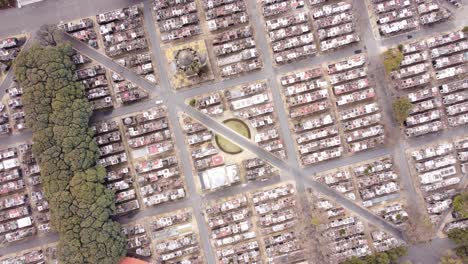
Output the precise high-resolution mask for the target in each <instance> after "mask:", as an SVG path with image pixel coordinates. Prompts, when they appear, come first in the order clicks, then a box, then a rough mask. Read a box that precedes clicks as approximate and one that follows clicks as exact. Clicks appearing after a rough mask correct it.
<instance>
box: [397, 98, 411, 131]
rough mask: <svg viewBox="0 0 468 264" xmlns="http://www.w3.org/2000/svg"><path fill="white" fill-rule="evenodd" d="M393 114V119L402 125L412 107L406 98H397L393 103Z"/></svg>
mask: <svg viewBox="0 0 468 264" xmlns="http://www.w3.org/2000/svg"><path fill="white" fill-rule="evenodd" d="M392 107H393V113H394V115H395V119H396V120H397V122H398V123H399V124H400V125H403V123H404V122H405V120H406V118H408V116H409V114H410V111H411V109H412V108H413V105H412V104H411V102H410V100H409V99H408V98H407V97H399V98H397V99H396V100H395V101H393V105H392Z"/></svg>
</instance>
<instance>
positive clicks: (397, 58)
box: [383, 49, 403, 73]
mask: <svg viewBox="0 0 468 264" xmlns="http://www.w3.org/2000/svg"><path fill="white" fill-rule="evenodd" d="M383 56H384V67H385V70H386V71H387V72H388V73H390V72H392V71H395V70H398V69H400V63H401V61H402V60H403V52H401V50H400V49H389V50H387V51H386V52H384V54H383Z"/></svg>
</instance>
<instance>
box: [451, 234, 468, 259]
mask: <svg viewBox="0 0 468 264" xmlns="http://www.w3.org/2000/svg"><path fill="white" fill-rule="evenodd" d="M448 237H449V238H450V239H451V240H452V241H453V242H455V245H456V247H455V254H457V256H458V257H459V258H461V260H462V261H463V263H468V229H466V228H455V229H453V230H451V231H450V232H449V233H448Z"/></svg>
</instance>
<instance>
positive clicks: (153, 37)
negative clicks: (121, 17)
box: [0, 0, 468, 263]
mask: <svg viewBox="0 0 468 264" xmlns="http://www.w3.org/2000/svg"><path fill="white" fill-rule="evenodd" d="M83 2H85V3H83ZM139 2H141V1H130V0H127V1H124V0H101V1H91V0H87V1H77V0H47V1H45V2H44V3H41V4H38V5H33V6H30V7H26V8H24V9H21V10H17V9H11V10H6V11H0V25H1V26H0V37H5V36H8V35H12V34H16V33H18V32H21V31H23V30H25V31H34V30H36V29H37V28H38V27H39V26H40V25H42V24H47V23H56V22H57V21H61V20H63V21H68V20H71V19H74V18H78V17H85V16H90V15H95V14H96V13H99V12H103V11H107V10H111V9H113V8H119V7H124V6H128V5H131V4H135V3H139ZM362 2H364V1H362ZM247 3H248V6H249V10H251V11H250V12H251V21H252V22H251V24H252V26H253V27H254V29H255V30H254V32H256V39H257V43H258V47H259V49H260V52H261V53H262V55H263V56H262V57H263V59H264V62H265V66H264V68H263V69H262V70H260V71H257V72H255V73H252V74H248V75H244V76H241V77H239V78H236V79H232V80H228V81H223V82H222V83H215V84H210V85H204V86H202V87H200V88H196V89H191V90H185V91H182V92H175V91H173V90H172V89H171V88H170V84H169V80H168V78H167V74H165V73H166V72H167V71H166V69H165V66H164V62H163V59H162V57H161V56H155V58H156V66H157V68H158V71H159V73H160V75H159V77H160V83H159V85H154V84H151V83H149V82H147V81H146V80H144V79H142V78H141V77H140V76H138V75H136V74H135V73H133V72H131V71H130V70H128V69H126V68H124V67H121V66H120V65H118V64H116V63H115V62H113V61H112V60H111V59H110V58H108V57H106V56H105V55H103V54H101V53H99V52H97V51H96V50H94V49H91V48H89V47H88V46H86V45H85V44H83V43H80V42H79V41H77V40H74V39H71V38H68V40H69V41H70V42H72V44H73V45H74V47H75V48H76V49H77V50H78V51H80V52H82V53H84V54H86V55H87V56H89V57H91V58H92V59H94V60H96V61H98V62H99V63H101V64H102V65H104V66H105V67H106V68H108V69H110V70H113V71H116V72H119V73H120V74H121V75H122V76H123V77H124V78H126V79H127V80H129V81H131V82H133V83H135V84H136V85H138V86H140V87H142V88H144V89H146V90H148V91H150V92H151V93H152V94H153V95H156V96H159V97H160V98H161V99H163V100H164V101H165V103H166V104H167V105H168V108H169V120H170V122H171V124H172V126H173V131H174V134H175V143H176V145H177V149H179V150H180V155H179V156H180V158H181V163H182V168H183V169H184V172H185V178H186V182H187V185H188V192H189V199H186V200H183V201H179V202H175V203H172V204H167V205H163V206H160V207H154V208H148V209H145V210H142V211H141V212H138V213H136V214H134V215H132V216H131V217H123V218H121V219H120V221H121V222H128V221H132V220H135V219H138V218H142V217H146V216H152V215H156V214H160V213H165V212H169V211H172V210H176V209H179V208H184V207H192V208H194V212H195V217H196V219H197V222H198V228H199V229H200V234H201V235H200V237H201V239H202V246H203V249H204V251H205V255H206V257H207V259H208V260H209V263H214V262H213V261H214V255H213V252H212V249H211V246H210V243H209V238H208V235H207V234H208V232H207V227H206V224H205V221H204V219H203V217H202V215H201V207H200V206H201V202H202V200H203V199H219V198H221V197H226V196H228V195H232V194H236V193H240V192H244V191H249V190H252V189H255V188H258V187H261V186H265V185H267V184H271V183H272V182H279V181H282V180H291V179H293V180H295V181H296V183H297V187H298V190H299V191H304V190H305V187H310V188H312V189H313V190H314V191H317V192H320V193H322V194H324V195H326V196H328V197H329V198H330V199H332V200H334V201H336V202H338V203H340V204H341V205H342V206H344V207H345V208H347V209H348V210H350V211H352V212H353V213H355V214H357V215H359V216H360V217H362V218H363V220H365V221H367V222H369V223H371V224H373V225H375V226H378V227H380V228H382V229H383V230H385V231H387V232H389V233H391V234H393V235H395V236H396V237H399V238H401V239H403V238H404V237H403V234H402V233H401V231H400V230H399V229H398V228H396V227H395V226H393V225H392V224H390V223H388V222H386V221H384V220H383V219H382V218H380V217H379V216H377V215H375V214H373V213H372V212H370V211H369V210H367V209H366V208H364V207H362V206H360V205H358V204H356V203H354V202H352V201H350V200H348V199H346V198H345V197H344V196H342V195H341V194H340V193H338V192H336V191H334V190H332V189H331V188H329V187H328V186H326V185H323V184H321V183H318V182H316V181H314V180H312V179H311V177H310V176H311V175H312V174H313V173H317V172H321V171H325V170H328V169H330V168H335V167H340V166H347V165H350V164H354V163H357V162H361V161H364V160H367V159H371V158H375V157H379V156H384V155H388V154H391V153H394V154H395V155H398V156H400V155H401V157H404V156H403V154H404V153H402V152H403V151H404V146H407V145H408V146H413V145H414V146H417V145H419V141H421V140H424V141H426V142H428V141H427V140H428V138H429V140H436V139H437V140H440V139H448V138H451V137H452V136H453V135H461V134H463V132H464V130H463V129H454V130H447V131H445V132H442V133H439V134H437V136H434V138H431V137H427V138H426V137H424V138H421V139H415V140H409V141H408V142H407V143H406V141H405V139H404V138H403V137H401V136H400V134H399V131H398V130H397V134H396V135H395V133H392V134H393V137H395V138H394V139H395V140H396V142H397V144H395V145H393V146H389V147H383V148H379V149H375V150H371V151H367V152H363V153H359V154H355V155H352V156H349V157H345V158H341V159H337V160H332V161H330V162H325V163H323V164H318V165H316V166H312V167H310V168H307V169H304V170H301V169H299V166H298V165H299V164H298V158H297V156H296V154H295V153H296V152H295V149H294V147H293V146H294V145H293V144H292V143H293V142H292V137H291V132H290V131H289V129H288V127H287V124H288V120H287V115H286V112H285V110H284V106H283V102H282V100H281V95H280V91H279V89H280V87H278V84H277V82H276V78H277V76H278V75H280V74H284V73H286V72H289V71H292V70H297V69H300V68H304V67H311V66H312V65H311V64H322V63H324V62H327V61H333V60H337V59H339V58H342V57H346V56H350V55H352V54H353V51H354V50H355V49H364V48H365V50H366V51H367V53H368V56H369V61H370V62H371V67H373V68H371V69H372V70H373V71H374V70H375V71H378V70H379V69H378V68H379V67H380V66H379V65H381V61H380V60H381V59H380V56H379V55H380V52H381V49H382V48H383V46H393V45H396V44H397V43H400V42H401V41H404V40H405V36H399V37H395V38H391V39H387V40H384V41H380V40H376V39H375V38H374V37H373V35H372V32H371V30H370V26H369V20H368V14H367V11H366V8H365V6H361V5H363V3H361V2H360V1H355V5H356V6H355V9H356V10H357V12H359V14H358V17H359V24H360V26H361V28H362V30H361V34H362V35H361V38H362V39H363V41H362V42H361V43H360V44H357V45H354V46H352V47H348V48H345V49H342V50H340V51H337V52H335V53H331V54H327V55H323V56H319V57H316V58H312V59H308V60H303V61H299V62H296V63H293V64H289V65H285V66H281V67H275V68H274V67H272V61H271V57H270V54H269V44H268V41H267V39H266V37H265V35H264V34H261V33H262V32H264V28H263V21H262V18H261V16H260V14H258V11H257V9H256V8H255V6H254V3H253V1H247ZM144 11H145V23H146V27H147V28H148V29H149V39H150V41H151V43H152V48H153V50H152V52H153V54H162V52H161V48H160V45H159V41H158V40H159V38H158V36H157V34H156V30H155V29H154V24H153V21H152V17H151V15H150V6H149V1H146V2H145V10H144ZM461 13H463V12H461ZM44 14H46V15H44ZM18 17H22V18H23V19H19V20H18V19H17V18H18ZM14 19H16V20H17V23H10V22H9V21H13V20H14ZM465 24H468V23H467V19H466V18H464V17H463V16H460V15H459V13H457V16H456V18H455V19H454V20H453V21H452V22H449V23H446V24H441V25H437V26H434V27H432V28H429V29H425V30H421V31H418V32H416V33H413V34H412V35H413V36H417V37H423V36H427V35H430V34H434V33H436V32H441V31H445V30H447V29H453V28H454V27H455V26H459V25H465ZM376 77H377V78H382V75H378V76H376ZM10 78H11V77H10ZM265 78H268V79H270V86H271V88H272V92H273V95H274V103H275V106H276V109H277V112H278V116H279V121H280V124H281V127H282V128H281V129H282V134H283V139H284V140H286V143H287V144H286V145H287V151H288V159H287V160H280V159H278V158H277V157H275V156H273V155H272V154H270V153H269V152H267V151H265V150H263V149H261V148H259V147H258V146H257V145H256V144H254V143H253V142H252V141H250V140H248V139H246V138H244V137H242V136H240V135H239V134H237V133H235V132H234V131H232V130H231V129H229V128H227V127H226V126H224V125H222V124H220V123H218V122H217V121H215V120H214V119H212V118H211V117H209V116H206V115H204V114H201V113H200V112H198V111H196V110H194V109H193V108H191V107H189V106H187V105H186V104H185V103H184V100H185V98H189V97H192V96H195V95H198V94H203V93H206V92H211V91H214V90H218V89H220V88H221V89H222V88H227V87H230V86H234V85H238V84H241V83H245V82H250V81H255V80H260V79H265ZM376 81H379V83H381V82H380V81H381V80H380V79H377V80H376ZM9 82H11V80H10V81H9ZM4 84H5V85H2V86H1V89H4V88H5V86H6V85H7V84H8V83H4ZM377 89H378V92H379V95H380V96H382V95H386V89H387V87H386V86H385V85H380V86H378V87H377ZM382 101H383V102H381V104H383V105H382V106H383V108H384V113H385V114H386V116H387V117H386V118H387V119H388V120H392V118H391V117H390V116H389V115H390V114H391V106H390V104H389V102H388V101H387V100H382ZM152 106H154V103H153V101H150V100H147V101H144V102H140V103H136V104H132V105H130V106H126V107H122V108H118V109H115V110H114V111H112V112H111V113H106V114H103V113H99V114H97V115H95V116H94V119H96V120H102V119H108V118H111V117H115V116H120V115H125V114H129V113H132V112H136V111H141V110H143V109H147V108H149V107H152ZM180 111H183V112H185V113H187V114H189V115H191V116H192V117H194V118H195V119H197V120H198V121H200V122H201V123H203V124H204V125H205V126H207V127H208V128H210V129H211V130H213V131H214V132H215V133H219V134H223V136H225V137H226V138H228V139H229V140H231V141H233V142H235V143H236V144H238V145H239V146H241V147H242V148H244V149H247V150H248V151H250V152H252V153H254V154H255V155H257V156H258V157H260V158H262V159H264V160H266V161H268V162H269V163H271V164H272V165H274V166H276V167H278V168H279V169H280V170H281V171H282V178H281V179H273V180H271V181H269V182H266V183H250V184H248V185H247V186H236V187H232V188H231V189H229V190H226V191H225V192H224V191H223V192H217V193H213V194H209V195H206V196H205V197H202V196H200V195H199V194H198V193H197V192H196V190H195V184H194V177H193V175H192V173H191V171H192V168H191V161H190V159H189V158H188V156H189V155H188V153H187V149H186V148H185V147H186V146H185V143H184V142H185V139H184V135H183V133H182V131H181V128H180V126H179V125H178V118H177V114H178V112H180ZM390 127H393V126H392V125H391V124H390ZM388 128H389V125H387V129H388ZM26 138H30V133H22V134H20V135H13V136H10V137H8V138H5V139H3V138H2V144H5V145H6V144H14V143H15V142H21V141H24V140H25V139H26ZM413 142H414V143H413ZM401 162H402V161H401ZM397 165H398V164H397ZM402 167H403V172H404V174H406V173H407V166H401V167H400V169H402ZM406 175H409V174H406ZM403 184H404V187H405V189H406V191H407V192H410V193H414V191H413V190H414V186H412V181H411V179H410V177H403ZM419 198H420V197H419ZM412 199H413V198H412ZM414 199H416V198H414ZM54 240H56V235H55V234H50V235H47V236H45V238H44V239H41V240H39V239H35V240H29V241H25V242H21V243H17V244H13V245H11V246H8V247H5V248H1V249H0V254H8V253H11V252H15V251H18V250H21V249H26V248H30V247H34V246H39V245H42V244H45V243H49V242H51V241H54Z"/></svg>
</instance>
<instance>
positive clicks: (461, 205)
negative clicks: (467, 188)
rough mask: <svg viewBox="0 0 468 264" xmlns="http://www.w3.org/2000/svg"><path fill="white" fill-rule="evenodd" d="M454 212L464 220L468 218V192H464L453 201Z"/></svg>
mask: <svg viewBox="0 0 468 264" xmlns="http://www.w3.org/2000/svg"><path fill="white" fill-rule="evenodd" d="M453 210H455V211H456V212H457V213H459V214H460V215H461V217H463V218H468V192H462V193H460V194H459V195H457V196H455V198H454V199H453Z"/></svg>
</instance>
